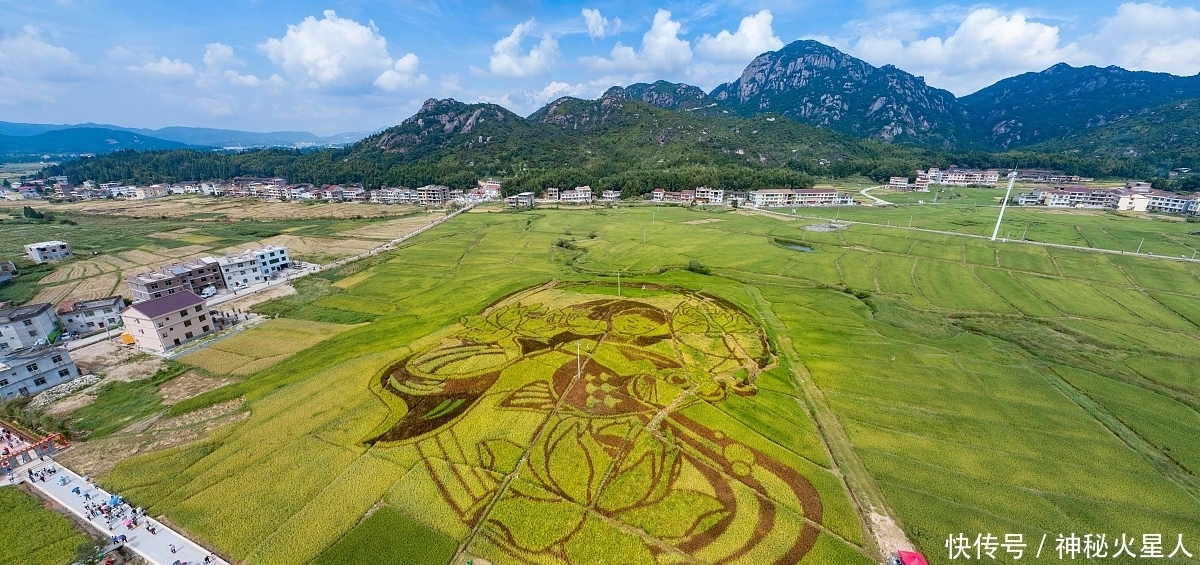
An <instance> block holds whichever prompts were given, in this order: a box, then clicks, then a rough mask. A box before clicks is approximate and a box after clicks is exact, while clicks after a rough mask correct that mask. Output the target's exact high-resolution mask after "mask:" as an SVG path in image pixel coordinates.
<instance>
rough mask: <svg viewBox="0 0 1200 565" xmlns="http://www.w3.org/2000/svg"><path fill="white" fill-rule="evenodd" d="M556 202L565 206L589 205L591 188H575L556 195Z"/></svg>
mask: <svg viewBox="0 0 1200 565" xmlns="http://www.w3.org/2000/svg"><path fill="white" fill-rule="evenodd" d="M558 201H559V202H566V203H567V204H590V203H591V202H592V187H590V186H577V187H575V188H572V189H570V190H564V191H562V192H560V193H558Z"/></svg>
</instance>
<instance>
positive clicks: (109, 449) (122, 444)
mask: <svg viewBox="0 0 1200 565" xmlns="http://www.w3.org/2000/svg"><path fill="white" fill-rule="evenodd" d="M244 405H245V401H244V400H242V399H240V398H239V399H235V400H230V401H227V402H222V403H220V404H215V405H213V406H209V407H208V408H204V409H201V410H196V411H195V412H189V413H187V414H183V415H180V416H176V417H173V418H160V419H157V420H154V421H142V422H136V423H134V424H131V425H130V426H129V427H128V428H125V429H124V430H121V431H120V432H117V433H116V434H114V435H112V436H109V437H106V438H104V439H100V440H96V441H87V442H83V443H77V444H74V445H72V446H71V447H69V448H68V449H67V450H66V451H64V452H63V453H62V455H60V456H59V457H58V461H59V462H60V463H62V464H63V465H66V466H67V467H70V468H71V469H72V470H74V471H75V472H77V473H80V474H86V475H92V476H96V475H101V474H104V473H106V472H108V471H110V470H112V468H113V467H114V466H116V464H117V463H118V462H120V461H121V460H122V459H126V458H129V457H133V456H134V455H138V454H142V453H152V452H155V451H162V450H164V449H170V448H172V447H176V446H180V445H184V444H187V443H191V442H193V441H196V440H199V439H202V438H204V437H207V436H208V434H209V433H210V432H212V431H213V430H214V429H216V428H218V427H221V426H224V425H226V424H232V423H234V422H240V421H242V420H245V419H246V418H248V417H250V411H249V410H244V409H243V406H244Z"/></svg>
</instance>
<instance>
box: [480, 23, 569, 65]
mask: <svg viewBox="0 0 1200 565" xmlns="http://www.w3.org/2000/svg"><path fill="white" fill-rule="evenodd" d="M533 26H534V21H533V20H532V19H531V20H529V21H527V22H523V23H520V24H517V26H516V27H514V28H513V30H512V33H510V34H508V36H507V37H504V38H501V39H500V41H497V42H496V44H495V45H493V46H492V58H491V60H489V61H488V68H489V69H491V71H492V73H493V74H497V75H501V76H507V77H527V76H533V75H539V74H542V73H545V72H546V71H548V70H549V69H550V65H552V64H554V61H555V60H556V59H558V42H557V41H555V39H554V36H552V35H550V33H549V32H546V33H545V34H543V35H542V41H541V42H540V43H538V44H537V45H534V46H533V48H532V49H530V50H529V54H527V55H522V54H521V42H522V41H524V40H525V37H526V36H528V35H529V32H530V31H532V30H533Z"/></svg>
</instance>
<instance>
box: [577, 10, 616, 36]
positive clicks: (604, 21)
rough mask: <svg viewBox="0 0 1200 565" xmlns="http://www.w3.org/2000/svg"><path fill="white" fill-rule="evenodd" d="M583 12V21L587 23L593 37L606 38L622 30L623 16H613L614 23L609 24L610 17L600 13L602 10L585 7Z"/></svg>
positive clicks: (589, 32) (589, 34)
mask: <svg viewBox="0 0 1200 565" xmlns="http://www.w3.org/2000/svg"><path fill="white" fill-rule="evenodd" d="M582 14H583V23H585V24H587V30H588V36H590V37H592V38H593V39H604V38H605V37H606V36H609V35H616V34H617V33H618V32H620V31H621V18H613V21H612V24H611V25H609V22H608V18H606V17H604V16H602V15H600V10H596V9H593V8H584V9H583V12H582Z"/></svg>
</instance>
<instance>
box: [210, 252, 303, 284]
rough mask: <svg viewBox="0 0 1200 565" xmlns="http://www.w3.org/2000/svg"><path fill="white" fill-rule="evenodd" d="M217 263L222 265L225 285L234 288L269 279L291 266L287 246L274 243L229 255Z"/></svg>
mask: <svg viewBox="0 0 1200 565" xmlns="http://www.w3.org/2000/svg"><path fill="white" fill-rule="evenodd" d="M217 263H218V264H219V265H220V266H221V275H222V276H223V277H224V278H225V285H226V286H228V287H229V288H234V289H236V288H245V287H247V286H250V285H252V284H255V283H259V282H263V281H266V280H269V279H271V278H272V277H274V276H275V274H276V273H278V272H279V271H282V270H284V269H287V268H288V267H289V266H291V260H290V259H289V258H288V252H287V248H286V247H277V246H274V245H268V246H265V247H263V248H261V249H247V250H246V251H243V252H241V253H238V254H236V255H227V256H225V257H221V258H219V259H217Z"/></svg>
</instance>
